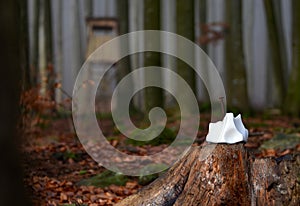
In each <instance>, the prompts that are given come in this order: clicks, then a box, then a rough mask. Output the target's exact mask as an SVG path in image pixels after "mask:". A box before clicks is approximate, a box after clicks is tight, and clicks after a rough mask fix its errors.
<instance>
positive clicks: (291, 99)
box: [284, 0, 300, 116]
mask: <svg viewBox="0 0 300 206" xmlns="http://www.w3.org/2000/svg"><path fill="white" fill-rule="evenodd" d="M292 5H293V26H292V28H293V45H292V48H293V60H292V71H291V74H290V80H289V87H288V92H287V97H286V100H285V104H284V105H285V107H284V109H285V111H286V113H288V114H291V115H295V116H296V115H298V116H300V13H299V9H300V2H299V1H297V0H293V4H292Z"/></svg>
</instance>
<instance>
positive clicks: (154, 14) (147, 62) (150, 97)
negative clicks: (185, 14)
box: [144, 0, 164, 113]
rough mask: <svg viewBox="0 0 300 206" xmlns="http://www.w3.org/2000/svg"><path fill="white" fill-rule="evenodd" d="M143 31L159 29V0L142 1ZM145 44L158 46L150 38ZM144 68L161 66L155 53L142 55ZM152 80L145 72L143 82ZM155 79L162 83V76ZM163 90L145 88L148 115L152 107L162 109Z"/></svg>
mask: <svg viewBox="0 0 300 206" xmlns="http://www.w3.org/2000/svg"><path fill="white" fill-rule="evenodd" d="M144 29H145V30H159V29H160V0H145V1H144ZM145 44H159V42H153V40H152V39H151V37H147V36H146V37H145ZM144 66H145V67H147V66H161V58H160V54H159V53H157V52H145V53H144ZM149 78H153V77H151V76H149V75H148V74H147V71H146V72H145V81H147V79H149ZM154 78H156V79H157V80H158V81H162V74H160V75H158V76H157V77H154ZM163 102H164V101H163V90H162V89H161V88H157V87H148V88H145V109H146V113H148V112H149V111H150V110H151V109H152V108H153V107H163Z"/></svg>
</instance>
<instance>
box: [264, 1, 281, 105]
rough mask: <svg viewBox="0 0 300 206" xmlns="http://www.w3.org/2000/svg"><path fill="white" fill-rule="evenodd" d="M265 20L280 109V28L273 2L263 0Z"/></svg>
mask: <svg viewBox="0 0 300 206" xmlns="http://www.w3.org/2000/svg"><path fill="white" fill-rule="evenodd" d="M264 5H265V11H266V19H267V30H268V34H269V35H268V38H269V46H270V53H271V59H272V67H273V69H272V71H273V77H274V82H275V88H276V92H277V94H278V103H277V104H278V105H277V106H279V107H282V106H283V105H282V102H283V100H284V96H285V90H286V87H285V78H284V69H283V68H284V64H283V61H282V57H281V55H284V54H283V53H282V52H280V51H281V48H280V37H279V33H280V32H281V31H280V28H279V27H278V24H276V16H275V9H274V3H273V0H264Z"/></svg>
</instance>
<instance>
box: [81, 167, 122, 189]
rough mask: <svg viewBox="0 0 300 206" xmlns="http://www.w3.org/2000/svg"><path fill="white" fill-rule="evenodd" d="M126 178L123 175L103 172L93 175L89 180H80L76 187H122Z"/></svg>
mask: <svg viewBox="0 0 300 206" xmlns="http://www.w3.org/2000/svg"><path fill="white" fill-rule="evenodd" d="M127 181H128V178H127V177H126V176H125V175H122V174H118V173H114V172H111V171H108V170H107V171H104V172H102V173H101V174H98V175H95V176H93V177H91V178H88V179H84V180H81V181H80V182H78V185H87V186H96V187H107V186H109V185H118V186H124V185H125V184H126V182H127Z"/></svg>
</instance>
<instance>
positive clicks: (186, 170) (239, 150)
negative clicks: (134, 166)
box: [117, 143, 300, 206]
mask: <svg viewBox="0 0 300 206" xmlns="http://www.w3.org/2000/svg"><path fill="white" fill-rule="evenodd" d="M214 146H215V148H214V149H213V150H211V149H212V148H211V147H214ZM209 151H212V152H211V153H210V152H209ZM206 154H208V155H207V156H206ZM204 157H206V158H204ZM299 166H300V156H299V155H298V156H289V157H288V158H286V157H282V158H280V159H270V158H269V159H254V158H249V156H248V153H247V151H246V149H245V148H244V146H243V144H242V143H240V144H233V145H227V144H217V145H213V144H208V145H206V146H204V147H193V148H191V150H190V151H189V152H188V153H187V154H186V155H185V156H183V157H182V158H181V159H180V160H179V161H178V162H177V163H176V164H175V165H174V166H173V167H172V168H171V169H170V170H169V171H168V172H166V173H165V174H164V175H163V176H162V177H160V178H158V179H157V180H156V181H154V182H153V183H151V184H150V185H148V186H146V187H145V188H143V189H142V190H141V191H140V192H138V193H137V194H134V195H132V196H130V197H128V198H126V199H124V200H123V201H121V202H119V203H118V204H117V205H119V206H122V205H132V206H135V205H147V206H158V205H163V206H166V205H181V206H185V205H186V206H191V205H282V203H284V204H283V205H299V204H300V197H299V194H300V191H299V187H300V185H299V184H300V181H299V175H300V173H299Z"/></svg>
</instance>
